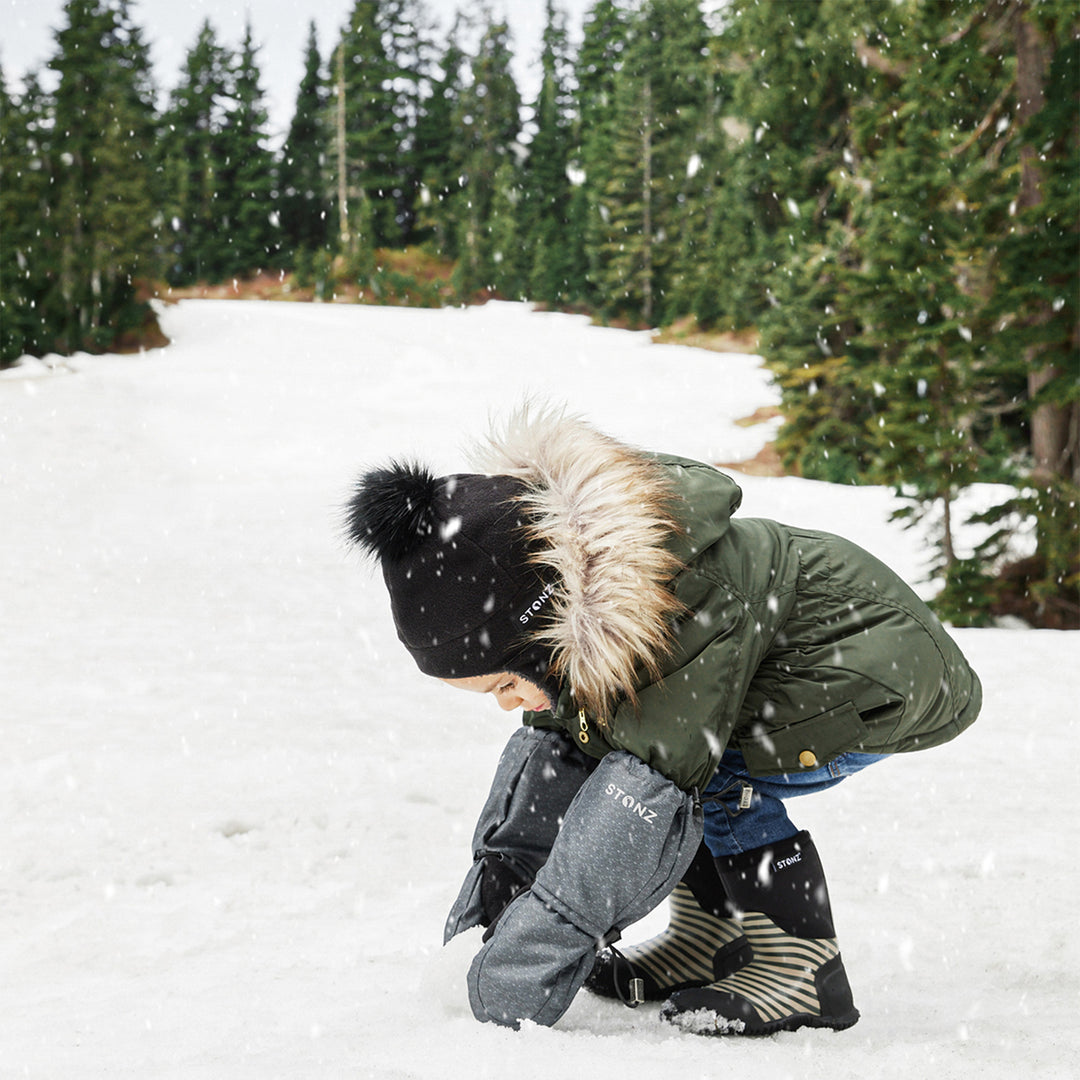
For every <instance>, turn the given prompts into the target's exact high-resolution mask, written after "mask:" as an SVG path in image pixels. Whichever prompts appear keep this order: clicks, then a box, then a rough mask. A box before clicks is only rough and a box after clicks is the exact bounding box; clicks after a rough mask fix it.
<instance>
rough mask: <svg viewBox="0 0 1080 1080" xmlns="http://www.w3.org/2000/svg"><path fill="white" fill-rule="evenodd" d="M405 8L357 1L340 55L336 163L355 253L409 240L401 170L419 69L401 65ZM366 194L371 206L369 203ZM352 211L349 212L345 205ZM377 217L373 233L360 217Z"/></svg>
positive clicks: (387, 0) (393, 1)
mask: <svg viewBox="0 0 1080 1080" xmlns="http://www.w3.org/2000/svg"><path fill="white" fill-rule="evenodd" d="M403 12H404V8H403V5H402V4H401V3H400V2H397V0H357V2H356V3H355V5H354V6H353V9H352V12H351V14H350V16H349V21H348V23H347V24H346V27H345V30H344V32H343V34H342V38H341V41H340V42H339V44H338V47H337V49H336V51H335V54H334V79H335V93H336V106H337V108H339V109H343V112H342V114H341V117H340V119H339V121H338V123H339V124H340V125H341V131H340V134H341V142H342V144H343V145H340V146H339V149H338V155H341V154H343V155H344V160H343V161H341V160H337V159H336V158H335V162H334V168H335V170H336V172H337V174H338V176H337V185H336V189H337V192H338V204H339V205H338V212H339V220H340V221H341V222H350V219H352V221H351V223H349V224H347V225H345V226H344V227H343V229H342V231H343V233H344V234H345V235H343V237H342V244H343V247H344V248H345V249H346V251H347V252H349V253H351V254H352V255H353V256H354V257H355V255H356V252H357V250H358V249H359V248H364V249H366V251H367V252H369V253H370V252H373V251H374V250H375V248H376V247H385V246H397V245H399V244H400V243H401V241H402V238H403V232H402V226H401V224H400V223H399V220H398V218H399V203H400V202H401V201H402V200H403V199H404V197H405V195H404V187H403V180H402V177H401V174H400V171H399V165H400V154H401V150H402V145H403V142H404V141H405V140H406V134H405V132H406V129H408V128H409V127H410V126H411V124H412V122H413V121H412V118H411V116H410V104H409V103H410V102H411V100H412V98H413V97H414V96H415V94H414V92H413V91H412V89H411V85H410V89H409V92H408V93H406V89H405V86H406V84H408V83H411V81H412V77H413V76H415V72H413V71H410V70H409V69H408V68H406V67H402V66H400V65H401V63H402V62H403V60H404V53H402V52H399V51H396V46H397V45H398V44H399V43H400V40H401V38H400V35H401V33H402V26H401V24H400V22H399V20H400V19H401V18H402V17H403ZM364 200H368V201H370V206H362V205H361V204H362V202H363V201H364ZM343 209H344V213H342V210H343ZM365 219H366V220H370V222H371V234H370V235H361V234H360V230H359V227H358V223H359V222H360V221H361V220H365Z"/></svg>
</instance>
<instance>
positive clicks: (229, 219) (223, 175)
mask: <svg viewBox="0 0 1080 1080" xmlns="http://www.w3.org/2000/svg"><path fill="white" fill-rule="evenodd" d="M257 54H258V48H257V46H256V45H255V42H254V39H253V37H252V29H251V24H250V22H249V23H247V24H246V25H245V27H244V37H243V41H242V42H241V45H240V52H239V54H238V56H237V57H236V67H235V70H234V71H233V72H231V76H232V77H231V91H232V93H231V98H232V108H231V109H230V110H229V112H228V114H227V116H226V120H225V124H224V126H223V128H222V132H221V140H220V150H219V153H220V155H221V158H220V166H219V169H218V193H217V207H218V221H219V223H220V228H221V230H222V233H223V236H224V239H225V242H226V244H227V245H228V255H227V258H226V262H225V265H224V267H223V271H224V275H225V276H234V277H239V276H244V275H249V274H252V273H255V272H257V271H258V270H260V269H261V268H263V267H266V266H268V265H272V264H273V263H274V262H275V261H276V259H277V254H278V250H279V248H280V245H281V230H280V219H279V213H278V205H279V204H278V200H277V185H276V182H275V176H274V156H273V154H272V153H271V151H270V149H269V147H268V146H267V141H268V139H269V132H268V123H269V117H268V114H267V111H266V103H265V93H264V92H263V89H262V86H261V85H260V79H261V75H260V72H259V67H258V59H257Z"/></svg>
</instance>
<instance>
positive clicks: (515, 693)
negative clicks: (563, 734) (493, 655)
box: [440, 671, 551, 712]
mask: <svg viewBox="0 0 1080 1080" xmlns="http://www.w3.org/2000/svg"><path fill="white" fill-rule="evenodd" d="M440 682H444V683H446V685H447V686H453V687H455V688H456V689H458V690H472V691H474V692H476V693H478V694H494V695H495V700H496V701H497V702H498V703H499V705H500V706H501V707H502V708H504V709H506V711H507V712H511V711H513V710H514V709H528V710H529V711H530V712H543V711H544V710H545V709H550V708H551V703H550V702H549V701H548V699H547V695H546V694H545V693H544V692H543V690H541V689H540V687H539V686H537V685H536V683H532V682H529V680H528V679H523V678H522V677H521V676H520V675H514V674H513V673H512V672H508V671H503V672H500V673H499V674H497V675H474V676H473V677H472V678H469V679H441V680H440Z"/></svg>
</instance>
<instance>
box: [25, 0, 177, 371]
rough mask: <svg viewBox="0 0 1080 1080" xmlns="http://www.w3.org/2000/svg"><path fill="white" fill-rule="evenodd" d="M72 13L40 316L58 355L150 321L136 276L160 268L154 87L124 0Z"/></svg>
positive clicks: (85, 5) (92, 3) (71, 4)
mask: <svg viewBox="0 0 1080 1080" xmlns="http://www.w3.org/2000/svg"><path fill="white" fill-rule="evenodd" d="M64 14H65V18H66V25H65V27H64V28H63V29H61V30H60V31H59V32H58V33H57V35H56V41H57V49H58V51H57V53H56V55H55V57H54V58H53V60H52V61H51V62H50V67H51V68H52V69H53V70H54V71H55V72H56V73H57V75H58V76H59V83H58V85H57V89H56V94H55V98H54V108H53V122H54V125H55V134H54V137H53V139H52V154H51V163H50V179H51V182H52V185H53V186H52V193H51V195H50V197H49V214H48V218H47V222H48V224H47V226H46V229H44V230H43V234H44V235H43V237H42V241H43V246H44V247H45V249H46V250H47V251H48V252H50V253H51V254H50V255H49V256H48V258H49V261H50V263H51V265H52V266H53V267H54V268H55V269H54V272H55V274H56V277H55V279H54V284H53V287H51V288H50V289H49V291H48V293H47V294H46V296H45V297H44V300H43V304H42V308H43V311H42V314H43V317H44V318H45V319H46V320H47V322H48V324H49V325H50V328H51V329H52V330H53V332H54V333H55V335H56V338H55V340H56V345H55V347H56V348H57V349H58V350H59V351H64V352H70V351H73V350H75V349H80V348H83V349H91V350H95V351H97V350H101V349H104V348H106V347H107V346H109V345H110V344H112V342H113V341H114V340H115V339H116V337H117V335H118V334H119V333H122V332H123V331H125V330H128V329H131V328H133V327H135V326H137V325H139V324H140V323H141V322H142V320H143V319H144V318H145V314H146V308H145V305H144V304H142V303H140V302H139V301H137V299H136V281H137V279H138V278H139V277H141V276H149V275H152V274H153V273H154V271H155V269H156V251H155V247H156V229H155V221H156V206H155V198H154V192H155V187H154V174H153V168H152V164H151V151H152V147H153V145H154V133H155V125H156V118H155V114H154V104H153V99H154V92H153V84H152V80H151V75H150V63H149V53H148V49H147V47H146V45H145V44H144V43H143V41H142V36H141V32H140V31H139V29H138V28H137V27H136V26H135V25H134V24H133V23H132V21H131V19H130V16H129V14H128V5H127V2H126V0H111V2H107V0H68V3H67V4H66V5H65V8H64Z"/></svg>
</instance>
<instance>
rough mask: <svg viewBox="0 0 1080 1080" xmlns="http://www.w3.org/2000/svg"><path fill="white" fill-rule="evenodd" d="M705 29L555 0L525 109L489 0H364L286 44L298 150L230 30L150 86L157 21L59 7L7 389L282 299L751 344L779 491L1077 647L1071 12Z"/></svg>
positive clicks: (798, 10)
mask: <svg viewBox="0 0 1080 1080" xmlns="http://www.w3.org/2000/svg"><path fill="white" fill-rule="evenodd" d="M707 8H708V10H707V12H706V13H703V11H702V6H701V5H700V3H699V2H698V0H594V2H593V3H591V4H590V6H589V7H588V9H587V10H586V12H585V14H584V18H583V21H582V24H581V25H580V27H577V28H575V29H576V31H577V32H576V33H571V28H570V27H569V26H568V16H567V14H566V13H565V12H564V11H563V10H562V9H561V8H560V5H559V3H558V0H547V4H546V28H545V30H544V33H543V38H542V47H541V52H540V55H539V57H537V58H535V59H536V60H537V64H538V71H539V73H540V75H539V78H538V87H539V88H538V90H537V91H536V93H535V95H533V94H530V95H529V97H530V98H533V97H535V99H534V100H528V99H525V98H523V96H522V92H521V90H520V88H519V87H518V85H517V84H516V82H515V78H514V75H513V70H512V61H513V60H514V57H515V54H514V40H513V36H512V34H511V29H510V27H509V26H508V25H506V24H505V23H504V22H502V21H500V20H498V19H497V18H495V17H493V15H492V14H491V12H490V10H489V9H487V8H486V7H485V5H483V4H477V5H465V4H463V5H462V10H461V12H460V14H459V15H458V17H457V19H456V20H455V21H454V23H453V24H452V25H451V26H450V27H449V29H445V30H440V29H438V28H437V24H436V22H435V21H434V19H433V17H432V15H431V13H430V12H429V11H428V10H426V9H425V6H424V3H423V0H356V2H355V4H354V5H353V7H352V9H351V13H350V14H349V17H348V19H347V21H346V23H345V24H344V25H343V26H342V27H341V28H340V31H339V34H338V36H337V38H336V40H332V41H325V42H323V41H319V40H317V35H316V29H315V25H314V23H312V24H311V27H310V32H309V34H308V37H307V40H306V41H305V42H301V43H298V49H300V50H302V54H303V60H304V64H303V77H302V79H301V82H300V84H299V86H298V87H297V88H296V90H295V107H294V110H293V113H292V119H291V123H290V124H289V126H288V130H287V132H284V133H283V137H281V136H279V137H277V138H275V137H273V136H272V133H271V131H270V121H269V117H268V112H267V104H266V93H265V88H264V79H263V73H262V72H261V70H260V60H259V52H260V47H259V41H258V27H257V26H253V25H251V24H250V22H249V24H248V26H247V29H246V32H245V33H244V35H243V38H242V40H241V41H239V42H234V43H230V42H226V41H222V40H221V39H220V38H219V36H218V33H217V32H216V30H215V28H214V26H213V24H212V22H211V21H207V22H205V23H204V24H203V25H202V27H201V29H200V31H199V33H198V35H197V37H196V39H195V40H194V41H193V42H191V43H190V47H189V49H188V51H187V54H186V60H185V63H184V65H183V68H182V70H181V71H180V73H179V77H178V79H177V81H176V85H174V86H170V87H162V86H160V85H159V83H158V81H157V79H156V76H155V73H154V71H153V70H152V65H151V62H150V54H149V49H148V47H147V45H146V43H145V38H144V32H143V30H142V28H141V27H140V26H139V25H138V24H137V16H136V12H137V5H136V4H133V3H131V2H130V0H68V2H67V3H66V4H65V5H64V14H63V26H62V27H61V28H60V29H59V30H57V31H56V34H55V51H54V55H53V56H52V58H51V60H50V61H49V62H48V65H47V68H48V70H47V71H46V72H41V71H38V72H31V73H28V74H27V75H26V76H25V77H23V78H21V80H20V83H19V88H18V91H17V92H16V91H15V90H14V89H12V86H13V85H14V84H13V83H12V82H11V81H10V79H5V78H4V77H3V74H4V73H3V72H0V366H3V365H6V364H12V363H15V362H16V361H17V360H18V358H19V357H21V356H23V355H26V354H29V355H33V356H45V355H48V354H51V353H59V354H71V353H74V352H76V351H86V352H91V353H95V352H105V351H117V350H124V349H131V348H138V347H140V346H141V345H142V346H144V345H146V344H147V343H148V342H152V340H153V333H154V325H155V324H154V317H153V311H152V308H151V306H150V303H149V301H150V300H151V299H152V298H154V297H162V296H167V295H169V294H170V293H174V292H175V293H180V292H181V291H182V290H183V289H184V288H187V287H191V286H196V285H200V284H202V285H213V284H215V283H226V282H233V281H250V280H253V279H256V278H259V277H260V276H262V277H266V276H269V277H270V278H271V279H273V280H275V281H278V282H280V283H282V287H283V288H285V289H287V290H288V291H289V295H291V296H292V297H293V298H303V299H311V300H315V301H337V302H348V301H352V300H356V301H361V302H368V303H401V304H409V305H413V306H418V305H419V306H436V305H448V304H468V303H479V302H483V301H485V300H487V299H491V298H499V299H504V300H527V301H529V302H531V303H533V304H535V305H536V306H537V307H539V308H542V309H546V310H560V311H573V312H579V313H585V314H587V315H589V316H590V317H592V318H593V319H594V320H596V321H597V322H599V323H603V324H607V325H615V326H623V327H633V328H645V327H649V328H668V330H670V331H675V330H677V331H679V332H684V333H685V335H686V340H688V341H694V340H696V339H697V338H698V337H701V336H708V335H715V336H720V335H727V336H729V337H730V336H733V335H742V336H743V337H744V338H747V337H748V338H749V340H751V341H752V342H753V348H754V349H755V351H757V352H759V353H760V354H761V355H762V356H763V357H764V360H765V363H766V364H767V366H768V368H769V370H770V372H771V373H772V376H773V378H774V380H775V382H776V384H777V385H778V386H779V388H780V390H781V394H782V407H781V413H782V416H783V425H782V427H781V429H780V433H779V436H778V439H777V443H776V450H777V452H778V455H779V459H780V461H781V462H782V465H783V468H784V469H785V470H786V471H787V472H788V473H790V474H796V475H800V476H804V477H809V478H813V479H819V480H825V481H830V482H834V483H845V484H867V483H869V484H881V485H888V486H891V487H893V488H895V490H896V491H897V492H898V493H899V494H900V495H901V496H902V503H903V505H904V506H905V509H904V510H903V511H902V513H903V514H904V515H907V516H909V517H910V519H911V520H912V521H919V520H922V519H923V518H925V517H926V516H927V515H932V519H933V520H934V521H935V522H936V523H937V526H936V527H937V533H936V535H937V546H936V549H935V560H936V561H935V568H934V569H935V571H936V575H937V576H938V577H940V580H941V581H942V582H943V588H942V591H941V593H940V594H939V596H938V598H937V601H936V604H937V608H938V611H939V612H940V613H941V615H942V616H943V617H945V618H947V619H949V620H951V621H952V622H953V623H955V624H957V625H989V624H990V623H992V622H993V620H995V619H1000V618H1001V617H1002V616H1008V615H1014V616H1019V617H1021V618H1023V619H1024V620H1026V621H1027V622H1028V623H1030V624H1031V625H1036V626H1046V627H1057V628H1063V627H1076V626H1080V602H1078V585H1080V577H1078V540H1077V537H1078V529H1077V526H1078V514H1077V502H1078V498H1077V496H1078V491H1080V488H1078V483H1080V395H1078V389H1077V376H1078V355H1080V352H1078V344H1080V343H1078V337H1080V318H1078V310H1077V301H1078V283H1080V214H1078V211H1080V206H1078V195H1080V152H1078V127H1080V13H1078V9H1077V5H1076V3H1075V0H949V2H942V0H729V2H727V3H713V4H710V5H707ZM279 298H287V297H286V296H284V295H282V296H281V297H279ZM718 363H722V360H720V359H718ZM986 483H989V484H995V485H999V487H998V488H997V489H995V490H1000V491H1001V492H1002V493H1003V494H1002V496H1001V500H1000V501H999V502H998V503H997V505H995V506H993V507H992V508H991V509H990V510H988V511H986V512H984V513H983V514H982V521H983V523H984V524H985V525H986V526H987V529H986V531H985V535H986V537H987V539H986V541H985V542H984V543H983V545H982V546H981V547H980V548H979V549H978V550H977V551H976V552H975V553H974V554H973V555H972V554H971V553H958V552H957V551H956V550H954V547H953V543H952V532H953V529H954V527H955V526H956V524H957V521H956V517H955V515H956V514H958V513H959V512H960V511H959V510H958V509H957V507H958V505H959V502H960V501H961V496H962V494H963V492H964V491H965V489H967V488H970V487H971V486H972V485H976V484H986ZM1019 523H1025V527H1026V528H1028V529H1029V530H1030V529H1032V528H1033V530H1034V535H1035V539H1036V544H1035V546H1034V554H1032V555H1030V556H1028V557H1025V558H1022V559H1020V558H1016V557H1009V556H1008V555H1007V552H1008V550H1009V544H1010V540H1011V538H1012V536H1013V533H1014V531H1015V529H1016V528H1017V527H1018V524H1019Z"/></svg>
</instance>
